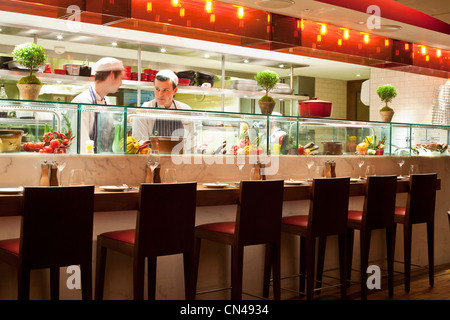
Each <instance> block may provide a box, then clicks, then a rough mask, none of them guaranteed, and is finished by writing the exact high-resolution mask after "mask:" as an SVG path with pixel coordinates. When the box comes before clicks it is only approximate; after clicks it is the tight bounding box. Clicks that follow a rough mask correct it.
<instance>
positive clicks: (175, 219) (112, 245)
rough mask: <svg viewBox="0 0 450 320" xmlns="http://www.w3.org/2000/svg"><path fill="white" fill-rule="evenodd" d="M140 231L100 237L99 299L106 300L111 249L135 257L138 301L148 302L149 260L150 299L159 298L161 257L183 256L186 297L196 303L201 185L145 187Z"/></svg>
mask: <svg viewBox="0 0 450 320" xmlns="http://www.w3.org/2000/svg"><path fill="white" fill-rule="evenodd" d="M139 193H140V195H139V197H140V201H139V210H138V214H137V219H136V229H132V230H120V231H113V232H106V233H102V234H100V235H98V237H97V265H96V278H95V298H96V299H97V300H100V299H103V290H104V280H105V267H106V254H107V249H110V250H115V251H117V252H121V253H123V254H126V255H129V256H131V257H133V292H134V299H135V300H143V299H144V272H145V270H144V269H145V258H146V257H147V258H148V299H149V300H154V299H155V296H156V263H157V257H158V256H165V255H173V254H180V253H182V254H183V262H184V281H185V297H186V299H193V298H194V296H193V282H192V281H193V279H194V278H193V271H194V269H193V267H194V230H195V229H194V228H195V209H196V200H197V183H196V182H188V183H168V184H159V183H157V184H141V187H140V190H139Z"/></svg>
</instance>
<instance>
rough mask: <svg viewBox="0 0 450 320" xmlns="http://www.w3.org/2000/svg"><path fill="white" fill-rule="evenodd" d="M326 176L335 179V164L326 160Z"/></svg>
mask: <svg viewBox="0 0 450 320" xmlns="http://www.w3.org/2000/svg"><path fill="white" fill-rule="evenodd" d="M325 167H326V174H325V176H326V177H327V178H335V177H336V163H335V162H334V161H333V160H328V161H327V162H325Z"/></svg>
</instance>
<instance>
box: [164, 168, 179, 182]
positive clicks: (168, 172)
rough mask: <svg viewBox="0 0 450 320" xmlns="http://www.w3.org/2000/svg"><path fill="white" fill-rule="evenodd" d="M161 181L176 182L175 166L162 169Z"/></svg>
mask: <svg viewBox="0 0 450 320" xmlns="http://www.w3.org/2000/svg"><path fill="white" fill-rule="evenodd" d="M163 183H177V170H176V169H175V168H167V169H165V170H164V176H163Z"/></svg>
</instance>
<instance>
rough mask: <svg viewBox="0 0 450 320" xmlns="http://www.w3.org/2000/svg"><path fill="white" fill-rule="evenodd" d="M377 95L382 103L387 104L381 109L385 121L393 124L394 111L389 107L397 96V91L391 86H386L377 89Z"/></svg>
mask: <svg viewBox="0 0 450 320" xmlns="http://www.w3.org/2000/svg"><path fill="white" fill-rule="evenodd" d="M377 95H378V97H379V98H380V99H381V101H382V102H384V103H386V105H385V106H384V107H382V108H381V109H380V114H381V117H382V119H383V121H386V122H391V119H392V116H393V115H394V109H392V108H391V107H389V106H388V103H389V102H391V101H392V99H394V98H395V97H396V96H397V90H396V89H395V87H394V86H393V85H391V84H385V85H382V86H379V87H378V88H377Z"/></svg>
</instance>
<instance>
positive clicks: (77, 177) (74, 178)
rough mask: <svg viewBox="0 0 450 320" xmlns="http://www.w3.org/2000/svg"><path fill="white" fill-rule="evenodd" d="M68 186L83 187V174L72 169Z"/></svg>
mask: <svg viewBox="0 0 450 320" xmlns="http://www.w3.org/2000/svg"><path fill="white" fill-rule="evenodd" d="M69 185H70V186H82V185H84V172H83V170H81V169H72V171H71V172H70V179H69Z"/></svg>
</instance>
